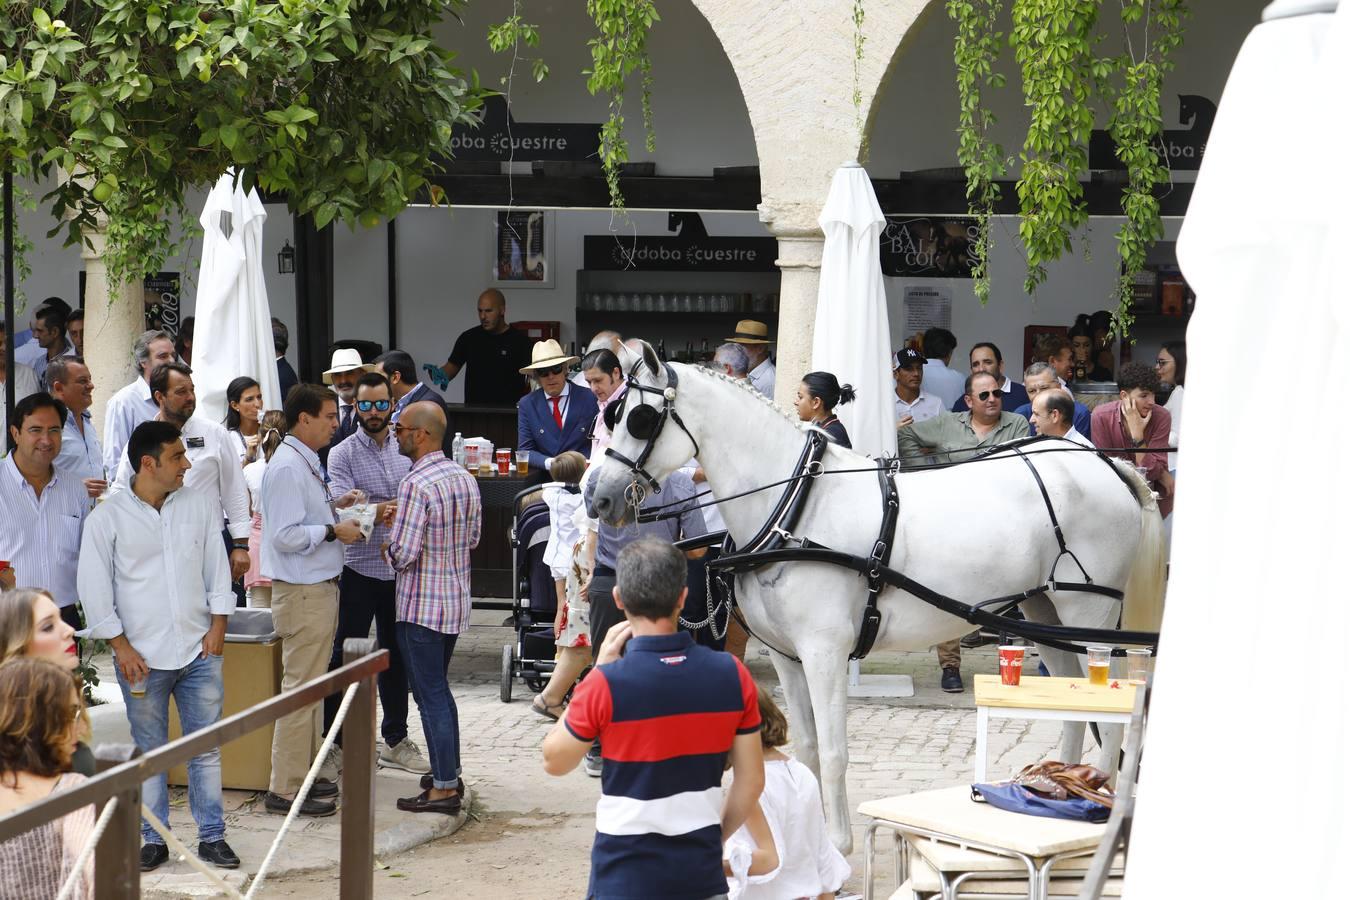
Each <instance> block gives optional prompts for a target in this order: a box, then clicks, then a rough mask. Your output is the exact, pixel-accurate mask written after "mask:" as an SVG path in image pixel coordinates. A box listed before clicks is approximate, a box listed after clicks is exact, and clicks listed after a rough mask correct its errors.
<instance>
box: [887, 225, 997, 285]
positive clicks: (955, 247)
mask: <svg viewBox="0 0 1350 900" xmlns="http://www.w3.org/2000/svg"><path fill="white" fill-rule="evenodd" d="M975 236H976V228H975V220H974V219H969V218H930V217H922V218H909V217H906V216H887V217H886V228H885V230H884V231H882V232H881V274H882V275H890V276H892V277H902V278H969V277H970V270H971V267H972V266H973V265H974V264H975V258H974V256H973V255H972V253H973V252H974V249H975Z"/></svg>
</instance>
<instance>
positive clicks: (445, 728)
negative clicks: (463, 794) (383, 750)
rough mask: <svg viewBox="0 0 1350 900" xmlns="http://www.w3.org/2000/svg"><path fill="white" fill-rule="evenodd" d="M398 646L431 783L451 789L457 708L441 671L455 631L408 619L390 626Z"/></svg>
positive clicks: (455, 767)
mask: <svg viewBox="0 0 1350 900" xmlns="http://www.w3.org/2000/svg"><path fill="white" fill-rule="evenodd" d="M394 632H395V634H397V635H398V646H399V649H401V650H402V651H403V667H404V669H405V670H406V671H407V673H408V682H409V684H411V685H412V692H413V699H414V700H416V701H417V711H418V712H419V713H421V715H422V732H423V733H424V734H425V735H426V739H427V755H428V756H429V757H430V758H431V780H432V782H431V783H432V784H433V785H435V786H436V788H437V789H439V790H443V791H446V790H453V789H454V788H455V786H456V782H457V781H458V780H459V776H460V772H461V771H462V770H461V769H460V765H459V710H458V709H456V708H455V698H454V697H453V696H452V695H451V694H450V682H449V681H448V680H447V679H446V674H445V670H446V669H448V668H449V667H450V657H451V656H453V655H454V652H455V640H456V638H458V637H459V635H457V634H441V633H440V632H439V631H432V630H431V629H430V628H424V627H423V626H421V625H415V624H413V623H412V622H399V623H397V624H395V626H394Z"/></svg>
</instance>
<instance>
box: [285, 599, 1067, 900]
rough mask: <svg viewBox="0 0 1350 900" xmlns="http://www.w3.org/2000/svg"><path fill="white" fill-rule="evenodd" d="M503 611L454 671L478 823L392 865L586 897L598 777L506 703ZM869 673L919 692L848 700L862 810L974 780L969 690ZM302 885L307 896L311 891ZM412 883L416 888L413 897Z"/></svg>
mask: <svg viewBox="0 0 1350 900" xmlns="http://www.w3.org/2000/svg"><path fill="white" fill-rule="evenodd" d="M503 616H504V613H501V612H487V611H482V612H478V613H475V614H474V620H473V621H474V626H475V627H473V628H472V629H471V630H470V631H469V633H468V634H467V635H464V636H462V637H461V640H460V642H459V644H458V646H457V647H456V650H455V658H454V661H453V663H452V664H451V667H450V677H451V685H452V688H453V690H454V692H455V698H456V702H457V704H458V707H459V719H460V730H461V743H462V748H463V755H464V763H463V764H464V772H465V777H466V778H467V779H468V780H469V781H470V782H471V783H472V784H473V785H474V788H475V791H476V792H477V797H478V801H477V803H478V805H477V806H476V807H475V812H476V814H477V816H478V818H479V821H478V822H474V821H470V822H469V824H468V825H467V826H466V827H465V828H464V829H463V831H462V832H460V833H459V834H458V835H456V836H455V837H454V838H452V839H446V840H442V841H437V842H435V843H432V844H430V845H427V846H425V847H422V848H419V849H418V850H417V851H415V853H413V854H409V855H408V856H410V857H415V859H411V860H405V861H393V860H386V861H385V862H388V863H390V864H391V865H393V866H394V868H396V869H398V868H400V865H401V864H402V865H411V866H412V867H413V868H412V870H411V871H414V872H415V871H417V870H419V869H421V868H423V867H428V866H429V867H431V868H430V870H432V871H434V868H435V865H436V863H437V861H440V862H441V863H443V864H444V865H445V866H447V867H453V870H454V871H455V872H456V875H457V879H462V881H460V883H461V884H462V885H463V887H464V888H466V889H469V890H474V889H475V888H476V889H478V891H479V892H480V893H482V894H483V895H493V896H496V895H501V893H500V892H508V891H509V893H510V894H511V895H512V896H516V897H539V898H545V897H550V898H551V897H567V896H581V895H582V893H583V892H584V886H585V882H586V876H587V871H588V852H589V845H590V835H591V828H592V827H593V821H594V816H593V812H594V804H595V799H596V797H597V795H598V792H599V782H598V780H597V779H591V778H588V777H587V776H586V775H585V774H583V773H582V772H580V771H579V770H578V771H577V772H574V773H572V774H571V775H569V776H566V777H564V778H550V777H549V776H547V775H545V774H544V772H543V770H542V768H541V766H540V761H539V745H540V741H541V740H542V739H543V736H544V734H545V732H546V731H547V729H548V723H547V722H546V721H545V720H544V719H542V718H540V717H539V716H538V715H536V714H535V713H533V712H532V711H531V710H530V707H529V698H530V696H531V692H530V691H529V689H528V688H526V687H525V686H524V685H523V684H521V683H520V682H518V681H517V682H516V683H515V695H514V698H513V702H511V703H502V702H501V700H500V697H499V690H500V684H501V656H502V646H503V644H505V643H507V642H509V641H511V640H512V637H513V632H512V631H511V630H510V629H508V628H503V627H500V623H501V621H502V618H503ZM748 658H749V667H750V669H751V672H752V673H753V674H754V675H755V677H756V679H758V680H760V681H761V682H762V683H765V684H777V676H776V674H775V673H774V669H773V666H772V665H771V663H770V662H769V660H768V658H767V657H766V656H762V655H760V653H759V652H758V645H757V644H755V643H754V642H752V643H751V647H750V650H749V652H748ZM996 665H997V658H996V654H995V653H994V652H993V650H992V649H991V648H981V649H979V650H974V651H965V659H964V665H963V672H964V675H965V678H966V680H967V682H968V683H969V682H970V681H971V679H972V676H973V675H974V674H975V673H976V672H993V671H996ZM863 671H864V673H877V674H883V673H884V674H897V673H902V674H909V675H911V676H912V677H913V678H914V682H915V688H916V692H915V696H914V697H912V698H908V699H904V700H899V699H880V700H855V701H852V702H851V703H850V705H849V713H848V726H849V751H850V754H851V757H850V762H849V773H848V790H849V803H850V804H851V806H852V807H854V808H855V809H856V807H857V805H858V804H859V803H861V802H862V801H863V800H867V799H872V798H877V797H886V796H892V795H895V794H903V793H910V792H913V791H922V790H928V789H931V788H938V787H949V786H952V785H956V784H962V783H967V782H969V780H970V778H971V772H972V768H971V767H972V765H973V761H974V755H975V709H974V697H973V693H972V691H971V689H970V688H969V687H968V688H967V691H966V692H965V693H963V694H946V693H943V692H942V691H941V690H940V689H939V687H938V678H939V675H940V672H939V670H938V668H937V661H936V657H935V656H934V655H933V654H931V653H927V654H917V653H876V654H874V655H873V656H872V657H869V659H868V660H867V661H866V663H865V664H864V668H863ZM412 718H413V720H414V721H412V722H410V725H411V731H412V733H413V734H414V736H415V738H416V739H417V740H418V741H419V742H420V743H422V744H423V746H425V742H424V741H423V740H422V736H421V724H420V722H419V721H417V716H416V714H415V713H414V714H413V716H412ZM989 743H990V748H989V759H990V772H991V773H998V772H1003V771H1015V770H1016V769H1017V768H1020V767H1021V766H1023V765H1025V764H1027V763H1030V762H1035V761H1037V760H1040V759H1044V758H1046V757H1054V756H1056V755H1057V754H1058V746H1059V726H1058V724H1057V723H1053V722H1028V721H1021V720H1015V719H1014V720H1007V719H1005V720H994V721H993V722H991V723H990V736H989ZM853 826H854V843H855V848H856V849H855V852H854V853H853V855H852V856H851V857H850V860H849V861H850V863H851V864H852V866H853V869H854V875H853V877H852V878H851V879H850V881H849V884H848V885H847V887H848V888H849V889H851V890H855V891H858V892H861V889H862V879H861V875H862V837H863V828H864V827H865V823H864V822H863V821H862V820H861V819H860V818H859V817H857V816H856V815H855V817H854V822H853ZM475 831H477V832H478V833H477V834H475V833H474V832H475ZM879 846H880V847H883V848H888V846H889V842H888V841H886V840H882V841H880V842H879ZM464 863H469V864H468V865H461V864H464ZM877 870H878V889H879V890H882V889H885V890H886V893H880V896H883V897H884V896H888V895H889V890H890V889H893V886H892V885H890V876H889V871H890V865H889V861H888V858H882V857H879V858H878V866H877ZM376 878H377V880H376V883H377V888H378V893H379V894H380V895H381V896H415V895H416V893H417V891H416V890H413V889H412V888H411V886H408V885H406V884H405V883H404V881H400V882H397V883H395V882H392V881H389V880H386V879H385V878H383V877H382V876H381V875H379V874H377V877H376ZM406 880H407V881H412V880H414V879H413V878H408V879H406ZM282 884H284V882H283V883H279V884H278V887H280V886H281V885H282ZM296 887H297V890H296V893H297V894H299V895H303V896H309V895H308V894H307V893H306V892H305V891H304V890H303V889H301V888H300V886H298V885H297V886H296ZM405 887H406V888H407V890H408V892H407V893H403V890H404V889H405ZM313 896H320V894H317V893H316V894H314V895H313Z"/></svg>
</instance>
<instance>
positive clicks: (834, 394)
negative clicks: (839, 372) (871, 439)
mask: <svg viewBox="0 0 1350 900" xmlns="http://www.w3.org/2000/svg"><path fill="white" fill-rule="evenodd" d="M855 396H856V394H854V392H853V385H851V384H846V385H843V386H840V384H839V379H838V378H835V377H834V376H833V375H831V374H830V373H829V372H807V373H806V374H805V375H803V376H802V383H801V384H800V385H799V386H798V387H797V418H799V419H801V420H802V421H803V422H810V423H811V424H812V425H815V426H816V427H818V428H820V429H822V430H823V431H824V432H825V433H826V434H828V435H829V436H830V440H832V441H834V442H835V443H836V444H838V445H840V446H841V447H849V448H852V447H853V444H852V443H851V442H850V441H849V439H848V432H847V431H846V430H845V429H844V423H843V422H840V421H839V418H838V417H837V416H836V415H835V414H834V408H835V407H836V406H838V405H839V404H841V403H850V402H852V401H853V399H854V397H855Z"/></svg>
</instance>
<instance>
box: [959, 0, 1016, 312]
mask: <svg viewBox="0 0 1350 900" xmlns="http://www.w3.org/2000/svg"><path fill="white" fill-rule="evenodd" d="M1002 9H1003V0H947V15H948V16H950V17H951V18H952V19H953V20H954V21H955V22H956V24H957V31H956V88H957V94H958V96H959V98H960V120H959V125H958V127H957V149H956V153H957V158H958V159H959V160H960V162H961V165H962V166H963V167H964V168H965V170H966V199H967V200H969V201H970V214H971V215H972V216H973V217H974V218H975V223H976V236H975V242H974V245H973V246H972V248H971V257H972V259H973V260H974V262H973V264H972V266H971V278H972V279H973V284H974V288H975V296H977V297H979V299H980V303H981V304H985V303H988V302H989V250H990V247H991V246H992V244H991V240H990V231H989V225H990V223H991V222H992V221H993V216H994V206H995V205H996V204H997V203H998V200H999V197H1000V195H1001V191H1000V189H999V185H998V179H1000V178H1002V177H1003V175H1004V173H1005V172H1006V171H1007V166H1006V164H1005V162H1004V158H1003V148H1002V147H1001V146H999V145H998V144H997V143H995V142H994V141H992V140H991V139H990V137H989V130H990V128H991V127H992V126H993V125H994V122H995V121H997V120H996V118H995V116H994V113H993V111H992V110H990V109H989V108H988V107H987V106H985V105H984V103H983V100H984V88H986V87H987V88H991V89H998V88H1001V87H1003V85H1004V83H1005V80H1006V79H1005V78H1004V77H1003V75H1001V74H999V73H998V72H995V71H994V63H995V62H997V61H998V53H999V47H1000V45H1001V44H1002V41H1003V34H1002V33H1001V32H999V31H998V30H996V29H995V27H994V25H995V22H996V19H997V18H998V14H999V12H1000V11H1001V10H1002Z"/></svg>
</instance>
